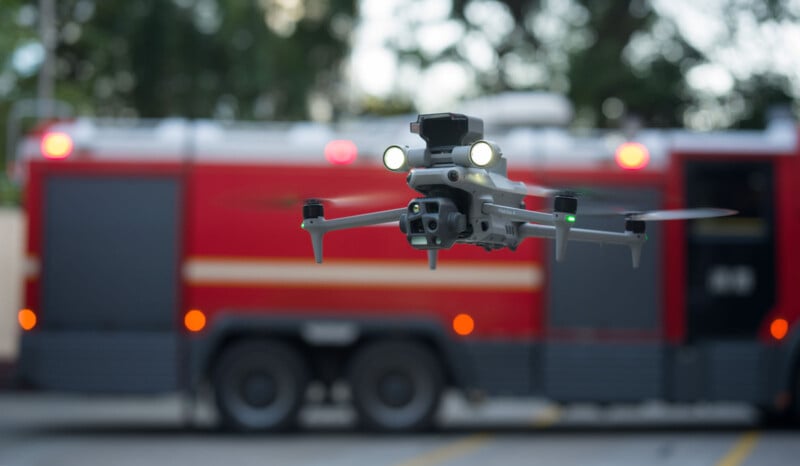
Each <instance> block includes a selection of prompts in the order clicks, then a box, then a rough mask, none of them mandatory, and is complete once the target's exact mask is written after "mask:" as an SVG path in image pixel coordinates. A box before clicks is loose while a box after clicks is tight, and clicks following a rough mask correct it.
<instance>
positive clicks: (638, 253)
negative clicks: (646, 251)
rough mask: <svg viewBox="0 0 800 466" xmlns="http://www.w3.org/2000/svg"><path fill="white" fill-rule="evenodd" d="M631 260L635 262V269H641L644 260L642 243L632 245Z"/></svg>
mask: <svg viewBox="0 0 800 466" xmlns="http://www.w3.org/2000/svg"><path fill="white" fill-rule="evenodd" d="M630 247H631V259H632V260H633V268H634V269H638V268H639V262H640V260H641V258H642V243H631V244H630Z"/></svg>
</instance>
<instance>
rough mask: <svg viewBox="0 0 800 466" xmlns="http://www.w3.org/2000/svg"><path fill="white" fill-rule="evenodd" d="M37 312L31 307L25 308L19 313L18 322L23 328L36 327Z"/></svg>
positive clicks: (30, 328) (26, 329)
mask: <svg viewBox="0 0 800 466" xmlns="http://www.w3.org/2000/svg"><path fill="white" fill-rule="evenodd" d="M36 321H37V319H36V313H35V312H33V311H32V310H30V309H23V310H21V311H19V313H17V322H19V326H20V327H22V330H25V331H28V330H33V328H34V327H36Z"/></svg>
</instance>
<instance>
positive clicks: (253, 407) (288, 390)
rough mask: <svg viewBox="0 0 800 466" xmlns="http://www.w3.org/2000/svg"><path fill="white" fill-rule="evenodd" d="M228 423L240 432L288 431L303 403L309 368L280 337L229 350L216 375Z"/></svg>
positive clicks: (224, 422) (223, 416) (220, 405)
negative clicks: (277, 339) (279, 340)
mask: <svg viewBox="0 0 800 466" xmlns="http://www.w3.org/2000/svg"><path fill="white" fill-rule="evenodd" d="M212 383H213V386H214V392H215V399H216V403H217V409H218V411H219V415H220V420H221V422H222V425H223V426H224V427H226V428H229V429H234V430H239V431H266V430H273V431H274V430H283V429H286V428H288V427H290V426H292V425H293V424H294V422H295V420H296V417H297V412H298V410H299V409H300V406H301V405H302V403H303V399H304V394H305V389H306V386H307V384H308V369H307V367H306V364H305V362H304V361H303V359H302V358H301V357H300V355H299V354H298V353H297V351H295V350H294V349H293V348H292V347H290V346H289V345H287V344H285V343H282V342H278V341H270V340H263V341H245V342H241V343H236V344H234V345H233V346H231V347H229V348H228V349H226V350H225V351H224V352H223V354H222V355H220V357H219V359H218V360H217V363H216V365H215V368H214V372H213V375H212Z"/></svg>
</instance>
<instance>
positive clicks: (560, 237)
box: [481, 202, 575, 262]
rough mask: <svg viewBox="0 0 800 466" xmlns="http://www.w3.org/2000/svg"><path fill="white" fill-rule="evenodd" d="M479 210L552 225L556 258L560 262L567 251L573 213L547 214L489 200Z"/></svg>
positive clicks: (522, 220) (516, 219) (514, 219)
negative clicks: (493, 202)
mask: <svg viewBox="0 0 800 466" xmlns="http://www.w3.org/2000/svg"><path fill="white" fill-rule="evenodd" d="M481 210H482V211H483V213H484V214H487V215H492V214H494V215H499V216H502V217H504V218H507V219H508V220H511V221H517V222H534V223H536V224H540V223H545V224H548V225H552V226H551V227H550V229H551V230H552V232H553V235H552V236H550V237H551V238H555V240H556V260H557V261H559V262H560V261H561V260H562V259H563V258H564V254H566V252H567V239H568V236H569V232H570V230H571V226H572V222H574V221H575V215H574V213H570V212H553V213H552V214H549V213H545V212H536V211H532V210H526V209H516V208H514V207H508V206H504V205H499V204H492V203H489V202H487V203H486V204H483V206H482V209H481ZM573 212H574V211H573Z"/></svg>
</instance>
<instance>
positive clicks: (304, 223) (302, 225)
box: [300, 222, 306, 230]
mask: <svg viewBox="0 0 800 466" xmlns="http://www.w3.org/2000/svg"><path fill="white" fill-rule="evenodd" d="M300 228H302V229H303V230H305V229H306V222H302V223H301V224H300Z"/></svg>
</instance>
